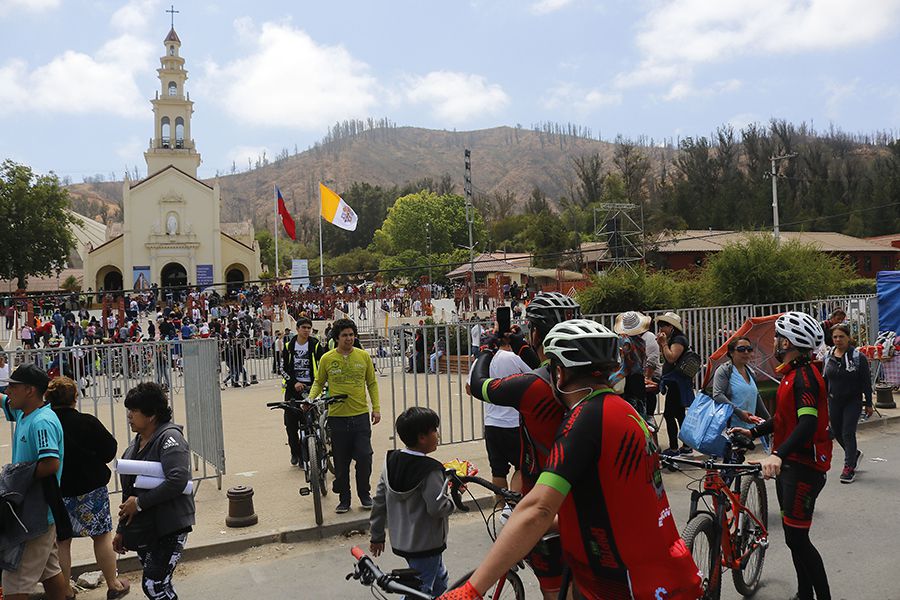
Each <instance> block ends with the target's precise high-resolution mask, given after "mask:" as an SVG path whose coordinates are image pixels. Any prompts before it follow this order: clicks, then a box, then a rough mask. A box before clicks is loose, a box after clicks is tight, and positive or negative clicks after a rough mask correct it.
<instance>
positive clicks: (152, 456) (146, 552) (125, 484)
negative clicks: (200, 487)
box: [113, 382, 194, 600]
mask: <svg viewBox="0 0 900 600" xmlns="http://www.w3.org/2000/svg"><path fill="white" fill-rule="evenodd" d="M125 408H127V409H128V413H127V414H128V422H129V425H130V426H131V430H132V431H133V432H135V433H136V434H137V435H136V436H135V438H134V440H133V441H132V442H131V445H130V446H128V449H127V450H125V453H124V454H123V455H122V458H123V459H127V460H139V461H147V462H157V463H160V464H161V465H162V471H163V479H164V480H163V482H162V483H161V484H160V485H159V486H158V487H155V488H153V489H140V488H136V487H135V486H134V484H135V480H136V476H134V475H121V476H120V477H121V480H122V500H123V502H122V504H121V505H120V506H119V525H118V527H117V528H116V537H115V538H114V539H113V547H114V548H115V550H116V552H118V553H120V554H124V553H125V551H126V550H134V551H136V552H137V554H138V558H140V561H141V566H142V567H143V571H144V572H143V581H142V583H143V588H144V595H146V596H147V597H148V598H150V599H151V600H172V599H175V598H177V597H178V595H177V594H176V593H175V588H174V587H173V586H172V574H173V573H174V572H175V566H176V565H177V564H178V561H179V560H180V559H181V553H182V551H183V550H184V544H185V542H186V541H187V536H188V533H189V532H190V531H191V528H192V526H193V525H194V496H193V495H192V494H185V493H184V491H185V487H186V486H187V484H188V482H189V481H190V480H191V452H190V449H189V448H188V445H187V442H186V441H185V439H184V435H183V434H182V431H181V426H180V425H176V424H174V423H172V409H171V407H170V406H169V405H168V399H167V398H166V394H165V392H163V389H162V387H160V386H159V384H156V383H149V382H145V383H140V384H138V385H137V386H136V387H134V388H133V389H131V390H130V391H129V392H128V395H127V396H126V397H125Z"/></svg>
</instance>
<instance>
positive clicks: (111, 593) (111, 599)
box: [106, 579, 131, 600]
mask: <svg viewBox="0 0 900 600" xmlns="http://www.w3.org/2000/svg"><path fill="white" fill-rule="evenodd" d="M117 581H118V582H119V583H120V584H122V589H121V590H106V600H116V598H123V597H125V596H127V595H128V592H130V591H131V582H130V581H128V580H127V579H118V580H117Z"/></svg>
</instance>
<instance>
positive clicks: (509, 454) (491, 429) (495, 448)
mask: <svg viewBox="0 0 900 600" xmlns="http://www.w3.org/2000/svg"><path fill="white" fill-rule="evenodd" d="M484 443H485V445H486V446H487V453H488V462H489V463H490V465H491V476H492V477H506V476H507V475H508V474H509V467H510V466H512V467H513V468H514V469H515V470H516V471H518V470H519V466H520V464H519V463H520V461H521V460H522V440H521V438H520V437H519V428H518V427H495V426H493V425H485V426H484Z"/></svg>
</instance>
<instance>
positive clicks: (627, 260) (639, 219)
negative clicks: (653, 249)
mask: <svg viewBox="0 0 900 600" xmlns="http://www.w3.org/2000/svg"><path fill="white" fill-rule="evenodd" d="M636 210H637V211H640V214H639V215H635V214H634V213H635V211H636ZM598 212H599V213H601V214H602V215H603V216H602V218H601V219H600V220H599V221H598V220H597V213H598ZM594 238H595V239H596V240H597V241H599V242H605V244H606V246H605V247H604V248H603V249H602V250H601V253H600V256H599V258H598V259H597V261H596V262H597V270H598V271H600V270H601V269H610V268H615V267H627V268H629V269H631V270H632V271H634V270H635V267H636V265H638V264H640V263H642V262H643V261H644V210H643V207H641V206H639V205H637V204H630V203H619V202H611V203H604V204H601V205H600V206H599V207H598V208H595V209H594Z"/></svg>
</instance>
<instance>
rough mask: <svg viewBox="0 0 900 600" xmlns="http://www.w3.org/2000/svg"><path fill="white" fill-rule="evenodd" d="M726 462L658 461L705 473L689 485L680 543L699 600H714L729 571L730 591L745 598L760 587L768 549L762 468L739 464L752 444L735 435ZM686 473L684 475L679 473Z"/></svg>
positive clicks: (671, 458)
mask: <svg viewBox="0 0 900 600" xmlns="http://www.w3.org/2000/svg"><path fill="white" fill-rule="evenodd" d="M729 440H730V441H729V443H728V445H727V446H726V451H725V452H724V454H725V456H727V457H729V458H730V459H731V460H732V462H728V463H717V462H715V460H714V459H710V460H705V461H703V460H691V459H686V458H679V457H669V456H663V457H661V461H662V463H663V465H665V466H666V467H668V468H669V469H671V470H676V471H682V469H680V468H679V465H683V466H690V467H698V468H700V469H704V471H705V473H704V475H702V476H700V477H699V478H697V479H695V480H694V481H693V482H692V484H691V485H695V484H696V485H698V486H699V489H693V488H691V485H689V486H688V487H689V488H690V489H691V510H690V518H689V520H688V523H687V525H686V526H685V528H684V531H683V532H682V534H681V537H682V538H683V539H684V542H685V544H687V547H688V549H689V550H690V551H691V554H692V555H693V557H694V562H695V563H696V564H697V568H698V569H700V573H701V577H702V578H703V590H704V591H703V596H702V600H718V599H719V597H720V595H721V592H722V570H723V568H727V569H731V574H732V578H733V579H734V587H735V589H736V590H737V591H738V593H739V594H741V595H743V596H750V595H753V594H754V593H755V592H756V590H757V588H758V587H759V582H760V578H761V576H762V569H763V563H764V561H765V557H766V548H768V546H769V532H768V522H769V506H768V497H767V495H766V486H765V482H764V480H763V479H762V469H761V467H760V465H748V464H743V460H744V454H745V452H746V451H747V450H752V449H753V448H754V444H753V442H752V441H750V439H749V438H747V437H746V436H743V435H739V434H733V435H731V436H730V438H729ZM682 472H684V471H682Z"/></svg>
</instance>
